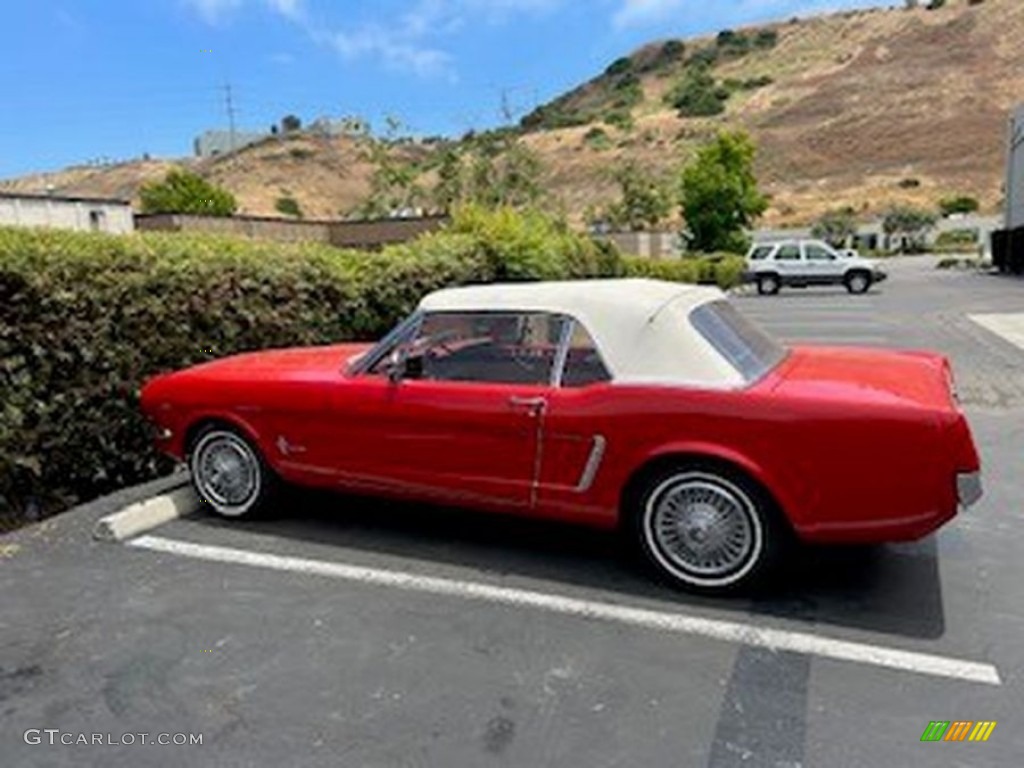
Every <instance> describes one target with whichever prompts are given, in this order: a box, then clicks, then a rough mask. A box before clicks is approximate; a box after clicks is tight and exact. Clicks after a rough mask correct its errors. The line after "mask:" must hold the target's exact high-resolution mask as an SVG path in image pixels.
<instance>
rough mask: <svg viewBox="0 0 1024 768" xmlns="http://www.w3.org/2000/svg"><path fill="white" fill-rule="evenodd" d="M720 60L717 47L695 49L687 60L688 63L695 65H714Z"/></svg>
mask: <svg viewBox="0 0 1024 768" xmlns="http://www.w3.org/2000/svg"><path fill="white" fill-rule="evenodd" d="M717 62H718V50H717V49H716V48H702V49H700V50H699V51H695V52H694V53H693V54H692V55H691V56H690V58H689V59H688V60H687V62H686V63H687V64H689V65H691V66H695V67H713V66H714V65H715V64H716V63H717Z"/></svg>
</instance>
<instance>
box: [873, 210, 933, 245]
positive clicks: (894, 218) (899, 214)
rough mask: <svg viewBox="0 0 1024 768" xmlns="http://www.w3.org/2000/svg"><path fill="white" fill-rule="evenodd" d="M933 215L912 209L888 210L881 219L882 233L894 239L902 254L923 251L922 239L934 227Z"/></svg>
mask: <svg viewBox="0 0 1024 768" xmlns="http://www.w3.org/2000/svg"><path fill="white" fill-rule="evenodd" d="M935 220H936V216H935V214H934V213H931V212H929V211H925V210H922V209H920V208H913V207H911V206H896V207H894V208H890V209H889V211H888V213H886V214H885V217H884V218H883V219H882V231H883V232H885V234H886V235H888V236H889V237H890V238H892V237H895V238H896V239H897V241H898V243H899V250H900V251H901V252H903V253H914V252H919V251H921V250H924V247H925V243H924V238H925V235H926V234H927V233H928V230H930V229H931V228H932V227H934V226H935Z"/></svg>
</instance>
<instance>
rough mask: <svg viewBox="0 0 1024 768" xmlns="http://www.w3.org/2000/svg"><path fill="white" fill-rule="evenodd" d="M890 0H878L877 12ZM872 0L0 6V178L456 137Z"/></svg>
mask: <svg viewBox="0 0 1024 768" xmlns="http://www.w3.org/2000/svg"><path fill="white" fill-rule="evenodd" d="M892 2H895V0H890V3H892ZM881 4H887V3H879V2H872V0H376V1H374V2H371V1H370V0H4V2H3V5H2V7H0V19H2V20H3V23H2V24H0V94H2V95H0V107H2V109H3V112H2V114H3V115H4V119H2V120H0V178H8V177H12V176H18V175H22V174H25V173H29V172H33V171H42V170H53V169H58V168H62V167H65V166H67V165H72V164H79V163H89V162H103V161H107V162H109V161H118V160H123V159H130V158H134V157H139V156H142V155H143V154H150V155H152V156H154V157H179V156H182V155H188V154H190V153H191V151H192V140H193V138H194V137H195V136H196V135H198V134H199V133H201V132H202V131H204V130H207V129H216V128H226V127H227V125H228V117H227V87H226V86H228V84H230V93H231V101H232V106H233V109H234V111H235V116H236V117H235V119H236V124H237V126H238V128H239V129H240V130H241V129H252V130H260V131H266V130H268V129H269V127H270V125H271V124H273V123H275V122H278V121H279V120H280V118H281V117H282V116H284V115H286V114H289V113H292V114H296V115H298V116H299V117H301V118H302V119H303V120H305V121H307V122H308V121H309V120H311V119H313V118H315V117H317V116H319V115H330V116H334V117H340V116H346V115H352V116H360V117H362V118H364V119H367V120H369V121H370V124H371V126H373V127H374V128H377V129H382V128H383V126H384V124H385V121H386V118H387V117H394V118H396V119H398V120H399V121H400V122H401V124H402V126H403V131H404V132H405V133H409V134H414V135H421V136H427V135H437V134H441V135H450V136H458V135H461V134H463V133H465V132H466V131H467V130H470V129H480V128H486V127H490V126H493V125H498V124H501V123H502V122H504V119H503V116H504V115H505V114H509V113H511V114H512V115H514V116H515V117H517V118H518V117H519V116H521V115H522V114H523V113H524V112H526V111H528V110H529V109H531V108H532V107H533V106H535V105H537V104H540V103H543V102H545V101H547V100H549V99H551V98H552V97H554V96H557V95H559V94H561V93H563V92H564V91H566V90H568V89H569V88H572V87H573V86H575V85H578V84H579V83H581V82H583V81H585V80H587V79H589V78H590V77H592V76H594V75H595V74H597V73H599V72H600V71H602V70H603V69H604V68H605V67H606V66H607V65H608V64H609V63H611V62H612V61H613V60H615V59H616V58H618V57H619V56H622V55H625V54H628V53H629V52H630V51H632V50H634V49H635V48H637V47H638V46H640V45H642V44H644V43H647V42H649V41H652V40H657V39H664V38H670V37H691V36H694V35H697V34H704V33H713V32H717V31H719V30H722V29H726V28H731V27H738V26H742V25H745V24H753V23H758V22H763V21H769V20H773V19H789V18H791V17H793V16H796V15H801V16H802V15H808V14H811V13H816V12H821V11H827V10H837V9H842V8H853V7H866V6H870V5H881Z"/></svg>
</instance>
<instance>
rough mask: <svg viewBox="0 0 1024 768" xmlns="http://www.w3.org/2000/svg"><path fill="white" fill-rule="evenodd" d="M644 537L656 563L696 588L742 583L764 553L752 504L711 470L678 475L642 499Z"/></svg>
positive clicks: (759, 523)
mask: <svg viewBox="0 0 1024 768" xmlns="http://www.w3.org/2000/svg"><path fill="white" fill-rule="evenodd" d="M642 513H643V526H642V534H643V536H644V538H645V544H646V548H647V549H648V551H649V553H650V554H651V556H652V557H653V559H654V560H655V562H656V563H657V564H658V565H659V566H660V567H661V568H662V570H663V571H665V572H666V573H668V574H669V575H670V576H672V577H674V578H675V579H677V580H679V581H681V582H683V583H685V584H688V585H692V586H696V587H700V588H716V587H723V588H724V587H728V586H731V585H732V584H735V583H737V582H739V581H741V580H742V579H743V578H744V577H745V576H746V575H747V574H748V573H749V572H750V571H751V570H752V569H753V568H754V567H755V566H756V565H757V564H758V561H759V559H760V558H761V555H762V552H763V550H764V530H763V525H762V521H761V518H760V516H759V512H758V509H757V507H756V504H755V503H754V501H753V500H752V498H751V496H750V495H749V494H748V493H747V492H746V491H745V490H744V489H743V488H741V487H740V486H739V485H737V484H735V483H733V482H731V481H730V480H728V479H726V478H724V477H719V476H718V475H716V474H714V473H711V472H679V473H676V474H673V475H671V476H669V477H667V478H664V479H663V481H662V482H661V483H660V484H658V485H657V486H656V487H655V488H654V489H653V490H652V491H651V492H650V493H649V494H647V496H646V499H645V504H644V506H643V509H642Z"/></svg>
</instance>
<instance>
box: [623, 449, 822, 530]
mask: <svg viewBox="0 0 1024 768" xmlns="http://www.w3.org/2000/svg"><path fill="white" fill-rule="evenodd" d="M673 456H688V457H694V458H708V459H712V460H717V461H722V462H725V463H727V464H731V465H733V466H735V467H737V468H738V469H740V470H742V471H743V472H745V473H746V474H747V475H749V476H750V477H751V478H752V479H754V480H755V481H757V482H758V483H760V484H761V486H762V487H763V488H764V489H765V490H766V491H768V493H770V494H771V496H772V498H773V499H774V500H775V501H776V502H777V503H778V504H779V506H780V507H781V509H782V512H783V514H785V515H786V517H787V518H788V519H789V520H790V522H791V523H792V524H793V525H794V527H796V528H799V527H800V520H801V517H802V514H801V513H802V511H803V510H805V509H808V508H809V503H810V501H811V499H810V498H809V497H808V494H811V493H812V491H811V489H810V488H806V489H805V488H802V487H801V484H800V483H799V481H798V480H797V478H786V477H783V476H782V475H781V474H780V473H776V472H773V471H771V470H769V469H767V468H766V467H764V466H763V465H761V464H760V463H759V462H757V461H755V460H753V459H751V458H750V457H749V456H746V455H744V454H743V453H740V452H739V451H736V450H735V449H733V448H729V447H727V446H724V445H718V444H716V443H708V442H699V441H679V442H672V443H669V444H666V445H661V446H658V447H657V448H655V449H653V450H651V451H649V452H648V453H647V455H646V456H645V457H644V458H643V460H642V461H640V462H639V463H637V464H636V469H634V471H633V473H632V474H635V473H636V472H637V471H639V470H640V468H642V467H644V466H647V465H649V464H651V463H652V462H656V461H658V460H660V459H666V458H669V457H673Z"/></svg>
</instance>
